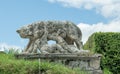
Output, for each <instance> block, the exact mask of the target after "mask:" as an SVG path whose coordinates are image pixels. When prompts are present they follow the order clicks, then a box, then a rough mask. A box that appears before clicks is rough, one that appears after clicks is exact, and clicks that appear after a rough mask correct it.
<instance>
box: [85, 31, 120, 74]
mask: <svg viewBox="0 0 120 74" xmlns="http://www.w3.org/2000/svg"><path fill="white" fill-rule="evenodd" d="M84 49H90V50H91V51H92V52H94V53H101V54H102V55H103V58H102V61H101V67H102V68H106V69H109V70H110V71H111V72H113V73H114V74H119V73H120V33H113V32H106V33H104V32H98V33H94V34H92V35H91V36H90V37H89V39H88V41H87V42H86V44H85V45H84Z"/></svg>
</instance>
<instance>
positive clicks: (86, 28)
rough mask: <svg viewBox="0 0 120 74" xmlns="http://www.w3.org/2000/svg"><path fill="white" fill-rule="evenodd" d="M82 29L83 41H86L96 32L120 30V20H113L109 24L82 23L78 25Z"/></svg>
mask: <svg viewBox="0 0 120 74" xmlns="http://www.w3.org/2000/svg"><path fill="white" fill-rule="evenodd" d="M77 26H78V27H79V28H80V29H81V31H82V35H83V36H82V41H83V43H85V42H86V41H87V39H88V37H89V36H90V35H91V34H93V33H94V32H120V27H119V26H120V21H112V22H110V23H108V24H103V23H97V24H85V23H80V24H78V25H77Z"/></svg>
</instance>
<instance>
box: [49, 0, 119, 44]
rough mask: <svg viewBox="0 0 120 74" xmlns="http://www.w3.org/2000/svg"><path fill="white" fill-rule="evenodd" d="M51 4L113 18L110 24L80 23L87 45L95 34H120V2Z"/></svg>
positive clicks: (63, 1)
mask: <svg viewBox="0 0 120 74" xmlns="http://www.w3.org/2000/svg"><path fill="white" fill-rule="evenodd" d="M48 1H49V2H51V3H56V2H57V3H61V4H62V5H63V6H65V7H74V8H84V9H86V10H95V11H96V13H98V14H101V15H102V16H104V17H105V18H107V19H108V18H110V19H111V18H112V21H110V22H109V23H108V24H104V23H102V22H98V23H96V24H86V23H80V24H78V27H79V28H80V29H81V30H82V33H83V36H82V41H83V43H85V42H86V41H87V39H88V37H89V36H90V35H91V34H92V33H94V32H99V31H101V32H120V27H119V25H120V0H104V1H103V0H48Z"/></svg>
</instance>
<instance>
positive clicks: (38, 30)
mask: <svg viewBox="0 0 120 74" xmlns="http://www.w3.org/2000/svg"><path fill="white" fill-rule="evenodd" d="M17 33H19V35H20V36H21V37H22V38H28V39H29V43H28V45H27V47H26V48H25V50H24V52H28V53H32V52H36V50H37V49H41V48H42V47H43V46H44V45H46V44H48V43H47V41H49V40H54V41H56V43H57V44H59V45H60V46H61V47H62V48H63V49H65V50H68V51H69V47H68V45H74V44H76V47H77V48H78V49H79V50H81V49H82V41H81V38H82V33H81V30H80V29H79V28H78V27H77V26H76V25H75V24H74V23H72V22H69V21H40V22H36V23H32V24H29V25H27V26H23V27H21V28H20V29H18V30H17ZM69 52H71V51H69Z"/></svg>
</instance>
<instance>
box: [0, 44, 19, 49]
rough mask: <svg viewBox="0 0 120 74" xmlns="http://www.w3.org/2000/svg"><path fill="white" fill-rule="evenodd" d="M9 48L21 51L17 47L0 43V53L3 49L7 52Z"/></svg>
mask: <svg viewBox="0 0 120 74" xmlns="http://www.w3.org/2000/svg"><path fill="white" fill-rule="evenodd" d="M9 48H14V49H21V47H19V46H15V45H8V44H6V43H0V51H4V49H6V50H8V49H9Z"/></svg>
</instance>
